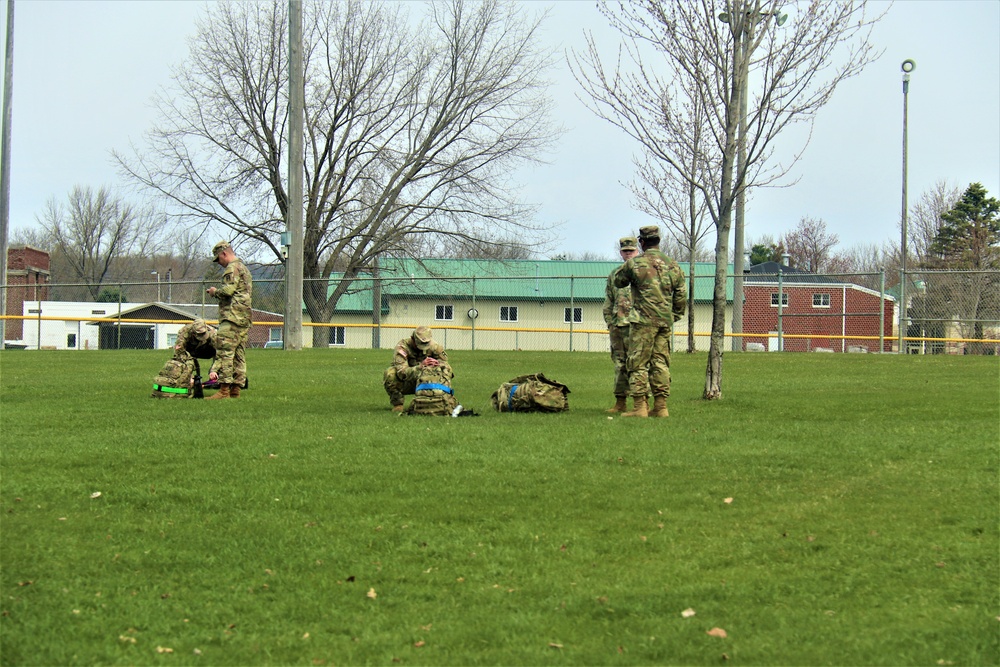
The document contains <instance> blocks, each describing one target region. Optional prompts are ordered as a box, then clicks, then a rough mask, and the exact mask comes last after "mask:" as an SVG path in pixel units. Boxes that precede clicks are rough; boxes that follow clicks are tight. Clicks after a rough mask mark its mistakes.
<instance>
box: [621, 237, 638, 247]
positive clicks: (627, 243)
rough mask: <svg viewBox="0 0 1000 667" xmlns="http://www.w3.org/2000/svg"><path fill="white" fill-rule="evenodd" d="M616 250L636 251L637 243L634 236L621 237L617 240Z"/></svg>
mask: <svg viewBox="0 0 1000 667" xmlns="http://www.w3.org/2000/svg"><path fill="white" fill-rule="evenodd" d="M618 249H619V250H638V249H639V242H638V241H636V240H635V237H634V236H623V237H621V238H620V239H618Z"/></svg>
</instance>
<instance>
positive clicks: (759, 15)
mask: <svg viewBox="0 0 1000 667" xmlns="http://www.w3.org/2000/svg"><path fill="white" fill-rule="evenodd" d="M770 17H774V22H775V24H776V25H778V26H782V25H784V23H785V21H787V20H788V14H782V13H781V12H779V11H774V12H749V11H748V12H746V16H745V18H744V23H743V24H742V25H741V26H740V27H739V28H738V29H737V31H736V34H735V38H736V43H735V45H734V48H733V55H734V58H733V63H734V72H737V71H742V74H743V80H742V81H741V82H740V89H739V96H740V99H739V105H740V124H739V128H738V133H737V135H736V137H737V138H736V145H737V148H738V150H737V155H736V173H737V175H742V177H740V178H737V182H738V183H739V184H740V187H739V192H738V193H737V194H736V203H735V206H734V210H735V220H734V221H733V324H732V330H733V334H734V336H733V345H732V347H733V351H738V350H742V349H743V338H742V337H739V336H736V335H735V334H738V333H743V272H744V270H745V266H746V260H745V258H744V256H745V254H746V248H745V245H746V241H745V229H746V224H745V215H746V164H747V98H748V96H749V93H748V88H749V81H748V80H749V78H750V77H749V72H750V68H749V65H748V64H747V59H749V58H750V43H751V42H752V41H753V27H754V25H755V23H756V22H757V21H760V20H765V21H766V20H767V19H768V18H770ZM732 18H733V17H731V16H730V15H729V14H728V13H726V12H723V13H722V14H719V20H720V21H722V22H723V23H729V22H730V20H731V19H732ZM736 56H739V57H738V58H737V57H736Z"/></svg>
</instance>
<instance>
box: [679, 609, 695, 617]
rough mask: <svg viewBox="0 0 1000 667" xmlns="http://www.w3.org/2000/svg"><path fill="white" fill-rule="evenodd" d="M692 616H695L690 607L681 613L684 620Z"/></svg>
mask: <svg viewBox="0 0 1000 667" xmlns="http://www.w3.org/2000/svg"><path fill="white" fill-rule="evenodd" d="M694 615H695V610H694V609H691V607H688V608H687V609H685V610H684V611H682V612H681V616H683V617H684V618H691V617H692V616H694Z"/></svg>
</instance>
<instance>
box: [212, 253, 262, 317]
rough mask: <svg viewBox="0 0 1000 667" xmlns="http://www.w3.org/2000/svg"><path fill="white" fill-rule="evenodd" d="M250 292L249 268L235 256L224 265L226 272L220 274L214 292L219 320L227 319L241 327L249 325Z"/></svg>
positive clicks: (251, 281) (250, 314)
mask: <svg viewBox="0 0 1000 667" xmlns="http://www.w3.org/2000/svg"><path fill="white" fill-rule="evenodd" d="M252 293H253V279H252V278H251V277H250V269H248V268H247V267H246V264H244V263H243V260H241V259H239V258H236V259H234V260H233V261H231V262H230V263H229V266H227V267H226V272H225V273H223V274H222V286H221V287H219V288H217V289H216V292H215V298H216V299H218V300H219V321H220V322H221V321H223V320H228V321H230V322H232V323H233V324H235V325H236V326H238V327H240V328H242V329H245V328H247V327H249V326H250V320H251V317H252V312H251V306H250V301H251V297H252Z"/></svg>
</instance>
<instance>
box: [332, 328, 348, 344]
mask: <svg viewBox="0 0 1000 667" xmlns="http://www.w3.org/2000/svg"><path fill="white" fill-rule="evenodd" d="M346 331H347V328H346V327H330V345H344V335H345V333H346Z"/></svg>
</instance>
